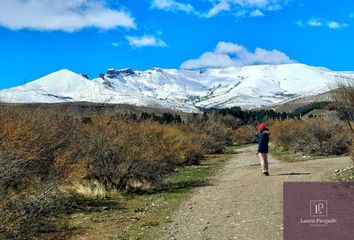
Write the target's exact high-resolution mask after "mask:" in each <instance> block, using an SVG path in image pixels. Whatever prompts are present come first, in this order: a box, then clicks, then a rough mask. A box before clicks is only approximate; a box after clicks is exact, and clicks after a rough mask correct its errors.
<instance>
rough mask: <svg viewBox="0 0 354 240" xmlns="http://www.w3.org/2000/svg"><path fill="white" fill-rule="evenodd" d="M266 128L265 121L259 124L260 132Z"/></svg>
mask: <svg viewBox="0 0 354 240" xmlns="http://www.w3.org/2000/svg"><path fill="white" fill-rule="evenodd" d="M265 128H266V125H265V123H261V124H259V126H258V129H259V131H260V132H262V131H263V130H264V129H265Z"/></svg>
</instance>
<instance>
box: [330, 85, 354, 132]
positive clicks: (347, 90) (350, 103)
mask: <svg viewBox="0 0 354 240" xmlns="http://www.w3.org/2000/svg"><path fill="white" fill-rule="evenodd" d="M332 99H333V101H334V102H335V104H336V106H337V109H338V111H339V113H340V116H341V118H342V119H343V120H345V121H346V122H347V124H348V126H349V128H350V130H351V131H352V133H353V134H354V126H353V121H354V79H346V78H341V79H339V80H338V81H337V83H336V86H335V89H334V90H333V91H332Z"/></svg>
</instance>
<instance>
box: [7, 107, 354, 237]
mask: <svg viewBox="0 0 354 240" xmlns="http://www.w3.org/2000/svg"><path fill="white" fill-rule="evenodd" d="M321 106H322V105H321ZM110 107H111V108H110V110H109V111H104V106H99V111H98V110H97V108H96V107H95V108H94V109H93V110H92V111H91V110H88V109H89V106H88V105H83V107H81V106H78V110H73V109H72V108H71V109H70V110H68V109H67V108H66V107H64V106H61V107H58V106H56V107H51V106H49V105H46V106H45V107H41V105H36V106H34V105H31V106H26V105H2V106H1V110H0V139H1V141H0V191H1V198H0V238H1V239H57V238H61V239H65V238H67V239H76V238H77V237H79V236H83V235H85V239H98V238H100V237H102V236H104V238H106V239H156V236H157V235H156V234H158V233H159V231H161V228H163V225H164V224H165V223H167V222H169V221H171V214H172V213H173V211H174V210H176V209H177V207H178V206H179V204H180V203H181V202H182V200H184V199H186V198H187V197H188V196H190V194H191V192H192V190H193V188H194V187H198V186H203V185H205V184H210V178H211V177H212V175H213V174H214V173H215V172H216V171H217V170H218V169H219V168H220V167H221V166H223V164H224V163H225V161H227V159H229V157H230V156H231V154H232V153H233V152H234V151H235V145H237V146H239V145H245V144H250V143H256V142H257V138H256V132H257V125H258V124H259V123H260V122H266V123H267V125H268V126H270V128H271V139H272V141H273V144H274V145H275V146H276V148H275V150H272V151H273V152H278V153H279V154H281V153H282V151H283V152H286V153H289V152H292V153H294V154H299V155H301V156H303V154H308V155H326V156H327V155H338V154H345V153H349V151H350V149H351V147H352V145H351V143H352V138H353V137H352V136H351V135H350V133H351V131H349V130H350V129H351V126H352V125H351V124H352V121H353V119H351V118H350V117H351V115H350V113H351V112H350V111H351V110H350V109H349V110H348V109H347V108H343V107H341V109H342V110H346V112H344V113H341V116H342V117H341V118H339V119H336V120H333V119H326V118H321V119H318V118H313V119H308V120H301V119H299V115H298V114H289V113H277V112H274V111H273V110H260V111H242V110H241V109H240V108H238V107H235V108H230V109H211V110H208V111H205V112H203V113H199V114H185V113H184V114H179V113H169V112H154V111H150V112H145V111H141V112H139V111H136V110H134V111H125V112H116V111H111V109H113V107H112V106H110ZM348 111H349V115H348ZM348 129H349V130H348ZM232 146H233V147H232Z"/></svg>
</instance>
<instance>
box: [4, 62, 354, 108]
mask: <svg viewBox="0 0 354 240" xmlns="http://www.w3.org/2000/svg"><path fill="white" fill-rule="evenodd" d="M339 78H346V79H354V72H335V71H331V70H329V69H326V68H319V67H311V66H308V65H304V64H282V65H255V66H245V67H228V68H219V69H205V70H178V69H161V68H152V69H149V70H146V71H133V70H131V69H122V70H115V69H109V70H108V71H107V73H106V74H104V75H102V76H101V77H100V78H96V79H93V80H89V79H87V78H85V77H83V76H82V75H80V74H76V73H73V72H71V71H69V70H60V71H58V72H54V73H52V74H49V75H47V76H45V77H43V78H40V79H38V80H36V81H33V82H31V83H28V84H24V85H22V86H18V87H14V88H10V89H5V90H2V91H0V101H4V102H16V103H30V102H31V103H32V102H37V103H38V102H45V103H53V102H73V101H87V102H99V103H121V104H131V105H137V106H150V107H163V108H170V109H174V110H182V111H188V112H191V111H197V110H198V108H211V107H217V108H222V107H232V106H241V107H244V108H254V107H262V106H272V105H275V104H280V103H283V102H286V101H290V100H293V99H295V98H299V97H304V96H314V95H318V94H320V93H323V92H326V91H328V90H330V89H331V88H332V87H333V86H334V85H335V82H336V81H337V80H338V79H339ZM353 81H354V80H353Z"/></svg>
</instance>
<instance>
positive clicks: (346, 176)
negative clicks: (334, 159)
mask: <svg viewBox="0 0 354 240" xmlns="http://www.w3.org/2000/svg"><path fill="white" fill-rule="evenodd" d="M329 179H330V180H333V181H339V182H354V167H353V166H352V167H347V168H344V169H337V170H336V171H335V172H334V173H332V175H331V176H329Z"/></svg>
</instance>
